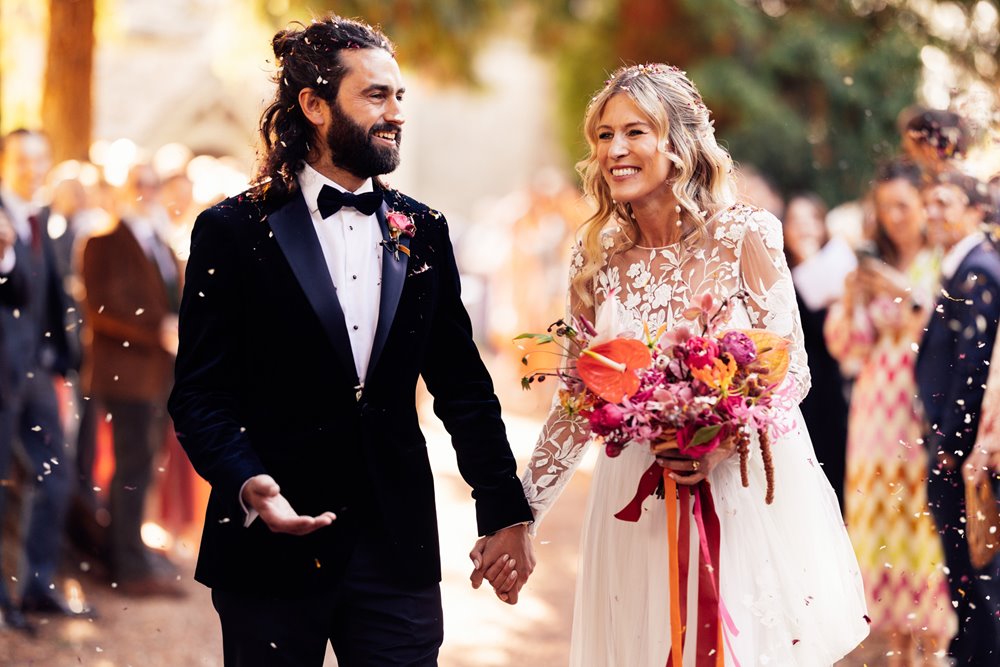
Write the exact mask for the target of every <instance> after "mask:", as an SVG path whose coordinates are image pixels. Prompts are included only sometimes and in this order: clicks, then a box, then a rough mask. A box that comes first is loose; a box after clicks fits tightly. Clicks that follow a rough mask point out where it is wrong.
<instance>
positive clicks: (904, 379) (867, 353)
mask: <svg viewBox="0 0 1000 667" xmlns="http://www.w3.org/2000/svg"><path fill="white" fill-rule="evenodd" d="M920 184H921V173H920V170H919V169H918V168H917V167H915V166H913V165H912V164H908V163H905V162H896V163H890V164H888V165H886V166H884V167H883V168H881V169H880V171H879V173H878V174H877V176H876V180H875V184H874V188H873V191H872V200H873V203H874V210H875V226H874V234H873V236H874V238H873V240H872V243H871V245H870V246H866V247H863V248H862V249H861V250H860V251H859V252H858V268H857V269H856V270H855V271H854V272H852V273H851V274H849V275H848V277H847V279H846V281H845V285H844V295H843V297H842V299H841V300H840V301H839V302H838V303H835V304H834V305H833V306H832V307H831V308H830V313H829V316H828V318H827V321H826V327H825V334H826V339H827V344H828V346H829V350H830V353H831V354H832V355H833V356H834V357H835V358H836V359H837V360H838V361H840V363H841V367H842V368H844V369H845V370H846V369H859V370H858V374H857V379H856V381H855V384H854V390H853V392H852V396H851V406H850V412H849V416H848V435H847V483H846V493H845V495H846V499H845V501H846V514H845V518H846V520H847V527H848V532H849V533H850V536H851V541H852V542H853V544H854V548H855V551H856V552H857V556H858V562H859V564H860V565H861V571H862V576H863V578H864V582H865V593H866V595H867V596H868V608H869V615H870V616H871V619H872V631H873V633H878V634H881V635H882V636H883V637H884V638H885V639H886V640H887V641H888V642H889V645H890V646H891V647H892V653H891V654H890V656H889V660H890V661H889V662H887V663H886V664H889V665H909V664H911V662H912V661H914V660H915V659H916V656H917V648H918V646H919V647H920V648H922V649H923V652H924V654H925V655H929V654H930V653H933V652H934V651H936V650H938V649H939V647H942V646H944V645H946V641H947V639H948V638H949V637H950V636H951V635H952V634H953V633H954V628H955V618H954V613H953V612H952V611H951V605H950V602H949V596H948V593H947V587H946V583H945V579H944V574H943V572H942V569H941V568H942V563H943V558H944V556H943V552H942V548H941V541H940V538H939V537H938V534H937V531H936V529H935V527H934V522H933V520H932V519H931V517H930V514H929V513H928V508H927V492H926V482H927V462H926V452H925V450H924V448H923V447H922V446H921V443H920V437H921V418H920V413H919V408H918V406H917V404H916V401H915V395H916V382H915V379H914V374H913V367H914V360H915V358H916V344H917V342H918V341H919V340H920V334H921V331H922V328H923V326H924V324H925V322H926V320H927V316H928V313H929V306H930V304H931V303H933V301H932V298H931V296H932V291H933V289H934V286H935V284H936V281H937V277H938V264H939V262H938V261H937V258H936V254H935V253H934V251H933V250H932V249H931V248H929V247H928V246H927V243H926V234H925V222H926V220H925V214H924V208H923V204H922V202H921V197H920V189H919V188H920Z"/></svg>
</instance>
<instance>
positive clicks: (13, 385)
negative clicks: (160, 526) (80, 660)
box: [0, 130, 75, 626]
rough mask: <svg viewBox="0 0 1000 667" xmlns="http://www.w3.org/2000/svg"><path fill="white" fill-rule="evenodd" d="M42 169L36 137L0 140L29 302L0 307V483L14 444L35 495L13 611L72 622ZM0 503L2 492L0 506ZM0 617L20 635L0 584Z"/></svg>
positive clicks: (46, 162)
mask: <svg viewBox="0 0 1000 667" xmlns="http://www.w3.org/2000/svg"><path fill="white" fill-rule="evenodd" d="M50 164H51V160H50V148H49V141H48V139H47V138H46V137H45V136H44V135H43V134H41V133H39V132H34V131H30V130H14V131H13V132H11V133H10V134H8V135H7V136H5V137H4V139H3V144H2V148H0V209H2V210H3V211H4V213H5V214H6V215H7V217H8V218H9V219H10V221H11V223H12V224H13V226H14V229H15V230H16V232H17V239H16V241H15V242H14V246H13V254H14V263H15V265H16V266H17V267H18V269H17V270H19V271H22V272H23V275H24V277H25V280H26V282H27V286H28V294H27V301H26V302H25V303H24V304H23V305H22V306H20V307H11V306H9V305H8V306H0V329H2V330H3V332H4V341H3V342H4V346H3V350H2V354H3V355H4V356H5V357H6V365H7V371H8V377H7V383H8V385H7V386H8V389H9V391H8V392H7V396H6V397H5V400H4V404H3V407H2V409H0V479H4V480H6V479H8V472H9V467H10V462H11V455H12V450H13V447H14V445H15V444H16V443H19V444H20V446H21V447H22V448H23V451H24V454H25V460H26V461H28V462H30V465H31V469H30V470H29V473H30V474H29V475H28V478H29V479H31V480H33V482H34V487H35V488H34V493H33V494H32V495H31V501H30V502H31V504H30V509H31V511H30V520H29V523H28V525H27V526H25V527H24V528H23V534H24V562H23V563H22V568H21V569H22V572H23V574H22V581H23V582H24V590H23V592H22V597H21V611H30V612H42V613H59V614H65V615H74V612H73V611H71V610H70V609H69V607H68V606H67V605H66V602H65V600H63V598H62V596H61V595H60V594H59V592H58V590H57V588H56V586H55V583H56V582H55V577H56V569H57V566H58V564H59V557H60V555H61V548H62V536H63V526H64V524H65V518H66V507H67V501H68V497H69V492H70V490H71V488H72V484H73V472H72V471H73V458H74V451H73V448H72V447H71V446H70V444H69V443H67V442H66V440H65V438H64V435H63V430H62V426H61V424H60V420H59V406H58V402H57V400H56V393H55V387H54V381H55V377H56V376H65V375H66V373H67V372H68V371H69V370H70V369H71V368H72V367H73V366H74V365H75V361H74V360H73V359H72V355H71V350H70V346H69V343H68V340H67V335H66V315H67V312H66V311H67V302H66V295H65V292H64V291H63V286H62V281H61V280H60V278H59V274H58V271H57V269H56V260H55V253H54V252H53V249H52V244H51V241H50V239H49V237H48V235H47V234H45V232H44V227H43V226H42V224H41V220H40V218H39V215H38V213H39V207H38V205H37V201H36V196H37V193H38V191H39V189H40V188H41V185H42V183H43V180H44V178H45V174H46V173H47V171H48V169H49V166H50ZM2 493H3V489H2V488H0V500H2ZM0 611H3V612H4V617H5V619H6V622H7V623H8V624H9V625H15V626H18V625H21V621H22V620H23V617H21V616H19V614H17V613H16V612H15V611H14V610H12V607H11V603H10V598H9V597H8V594H7V590H6V583H5V582H0Z"/></svg>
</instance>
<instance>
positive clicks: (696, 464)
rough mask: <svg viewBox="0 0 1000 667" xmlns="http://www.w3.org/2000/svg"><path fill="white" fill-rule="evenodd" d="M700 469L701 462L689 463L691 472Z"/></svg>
mask: <svg viewBox="0 0 1000 667" xmlns="http://www.w3.org/2000/svg"><path fill="white" fill-rule="evenodd" d="M700 467H701V461H691V470H697V469H698V468H700Z"/></svg>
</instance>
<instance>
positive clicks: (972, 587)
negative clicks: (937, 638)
mask: <svg viewBox="0 0 1000 667" xmlns="http://www.w3.org/2000/svg"><path fill="white" fill-rule="evenodd" d="M934 458H936V457H934ZM994 487H996V484H994ZM994 491H996V489H994ZM927 504H928V505H930V510H931V514H933V515H934V522H935V523H936V524H937V529H938V533H940V534H941V543H942V546H943V547H944V556H945V562H946V563H947V565H948V589H949V591H950V593H951V600H952V603H953V604H954V605H955V613H956V614H958V634H957V635H955V637H954V639H952V640H951V645H950V646H949V648H948V656H949V657H952V658H955V659H956V664H957V665H960V666H962V667H965V666H966V665H975V666H976V667H978V666H980V665H983V666H985V665H1000V554H998V555H997V556H995V557H994V558H993V560H992V561H991V562H990V564H989V565H987V566H986V567H985V568H983V569H982V570H975V569H973V567H972V563H971V561H970V560H969V543H968V542H967V541H966V539H965V522H964V518H965V484H964V481H963V480H962V467H961V464H959V465H958V467H957V468H956V469H955V470H947V469H944V468H940V469H939V468H937V467H936V466H934V467H932V469H931V471H930V475H929V476H928V480H927Z"/></svg>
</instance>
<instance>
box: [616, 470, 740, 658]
mask: <svg viewBox="0 0 1000 667" xmlns="http://www.w3.org/2000/svg"><path fill="white" fill-rule="evenodd" d="M661 478H662V479H663V488H664V503H665V504H666V509H667V548H668V562H669V577H668V579H669V589H670V655H669V656H668V658H667V667H683V664H684V663H683V660H684V640H685V638H686V635H687V628H686V627H685V625H684V624H685V623H686V622H687V611H688V595H687V582H688V577H689V576H690V569H691V563H690V550H691V549H690V545H691V517H692V516H694V521H695V523H696V524H697V526H698V539H699V549H698V552H697V553H698V556H699V558H698V562H697V564H696V565H697V567H698V602H697V605H698V606H697V613H696V622H697V626H696V631H695V634H696V638H697V641H696V647H695V667H724V664H725V656H724V654H725V651H724V650H723V646H725V647H727V648H728V650H729V653H730V655H731V656H732V660H733V663H734V665H735V666H736V667H739V666H740V663H739V660H737V659H736V655H735V654H734V653H733V650H732V644H731V641H730V636H733V637H735V636H737V635H739V631H738V630H737V629H736V625H735V623H733V619H732V617H731V616H730V614H729V611H728V610H727V609H726V605H725V603H724V602H723V601H722V598H721V596H720V594H719V571H718V563H719V546H720V537H721V534H720V526H719V517H718V515H717V514H716V512H715V503H714V502H713V500H712V488H711V486H710V485H709V483H708V480H705V481H703V482H700V483H698V484H696V485H695V486H694V487H693V488H691V487H688V486H685V485H680V486H678V485H677V483H676V482H675V481H674V480H673V479H672V478H671V477H670V474H669V471H668V470H665V469H663V468H662V467H660V465H659V464H658V463H653V464H652V465H651V466H650V467H649V468H648V469H647V470H646V472H644V473H643V475H642V477H641V478H640V480H639V486H638V488H637V489H636V493H635V496H634V497H633V498H632V500H631V501H630V502H629V504H628V505H626V506H625V507H624V508H622V510H621V511H619V512H618V513H617V514H615V517H616V518H618V519H621V520H622V521H632V522H635V521H638V520H639V517H640V516H642V502H643V501H644V500H645V499H646V498H647V497H649V495H650V494H651V493H652V492H653V491H654V490H655V489H656V487H657V485H658V484H659V481H660V479H661ZM692 496H693V497H694V504H693V507H692V506H691V497H692ZM689 507H691V511H690V512H689V511H688V508H689ZM678 508H681V511H678ZM720 621H721V622H720Z"/></svg>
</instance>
